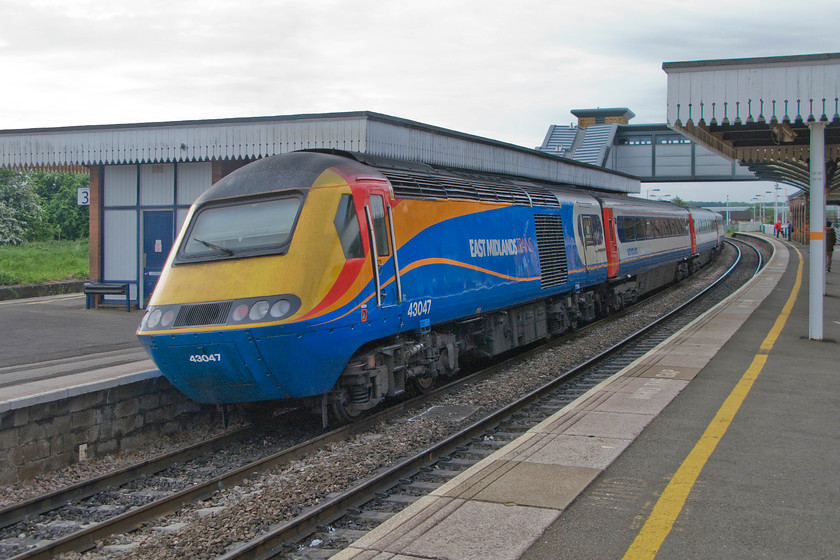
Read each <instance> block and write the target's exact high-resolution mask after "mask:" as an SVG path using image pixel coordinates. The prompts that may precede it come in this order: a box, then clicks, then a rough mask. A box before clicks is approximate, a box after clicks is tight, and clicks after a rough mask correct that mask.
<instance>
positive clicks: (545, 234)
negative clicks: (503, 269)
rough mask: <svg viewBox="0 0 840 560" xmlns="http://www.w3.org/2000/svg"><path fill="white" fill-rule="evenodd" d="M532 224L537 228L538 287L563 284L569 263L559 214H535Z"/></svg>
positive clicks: (566, 277) (566, 276)
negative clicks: (540, 276) (540, 274)
mask: <svg viewBox="0 0 840 560" xmlns="http://www.w3.org/2000/svg"><path fill="white" fill-rule="evenodd" d="M534 225H535V226H536V229H537V250H538V251H539V255H540V271H541V272H542V279H541V281H540V288H542V289H545V288H551V287H552V286H559V285H561V284H565V283H566V280H567V279H568V277H569V265H568V261H567V260H566V242H565V239H564V236H563V222H562V220H561V219H560V216H557V215H548V214H535V215H534Z"/></svg>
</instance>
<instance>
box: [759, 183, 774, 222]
mask: <svg viewBox="0 0 840 560" xmlns="http://www.w3.org/2000/svg"><path fill="white" fill-rule="evenodd" d="M764 194H773V191H764ZM762 196H763V195H762ZM767 206H770V198H769V197H768V198H767ZM773 217H774V218H775V217H776V216H773ZM773 223H774V224H775V223H776V222H775V221H774V222H773Z"/></svg>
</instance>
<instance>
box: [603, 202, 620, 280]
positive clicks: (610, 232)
mask: <svg viewBox="0 0 840 560" xmlns="http://www.w3.org/2000/svg"><path fill="white" fill-rule="evenodd" d="M604 233H605V234H606V235H605V241H606V244H607V277H609V278H614V277H615V276H616V275H617V274H618V241H617V239H616V230H615V217H614V216H613V210H612V208H604Z"/></svg>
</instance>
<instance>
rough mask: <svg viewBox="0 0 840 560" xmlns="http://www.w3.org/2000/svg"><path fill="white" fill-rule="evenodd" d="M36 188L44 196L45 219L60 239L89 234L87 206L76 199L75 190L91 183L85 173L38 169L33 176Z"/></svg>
mask: <svg viewBox="0 0 840 560" xmlns="http://www.w3.org/2000/svg"><path fill="white" fill-rule="evenodd" d="M32 180H33V184H34V185H35V192H36V193H37V194H38V196H39V197H40V198H41V205H42V206H43V208H44V221H45V222H47V223H48V224H50V226H51V228H52V230H53V231H52V236H51V238H53V237H56V238H58V239H82V238H85V237H87V236H88V208H89V207H88V206H79V205H78V204H77V203H76V191H77V190H78V189H79V188H83V187H87V186H89V185H90V176H89V175H87V174H83V173H55V172H46V171H39V172H37V173H34V174H33V176H32Z"/></svg>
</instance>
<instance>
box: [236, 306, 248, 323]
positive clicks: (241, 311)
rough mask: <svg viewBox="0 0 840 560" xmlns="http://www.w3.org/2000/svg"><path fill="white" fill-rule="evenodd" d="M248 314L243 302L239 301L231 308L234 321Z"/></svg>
mask: <svg viewBox="0 0 840 560" xmlns="http://www.w3.org/2000/svg"><path fill="white" fill-rule="evenodd" d="M247 315H248V306H247V305H245V304H244V303H241V304H239V305H237V306H236V309H234V310H233V320H234V321H241V320H242V319H244V318H245V317H246V316H247Z"/></svg>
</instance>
